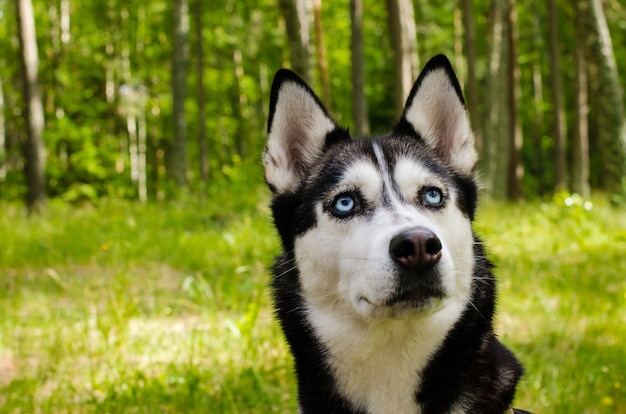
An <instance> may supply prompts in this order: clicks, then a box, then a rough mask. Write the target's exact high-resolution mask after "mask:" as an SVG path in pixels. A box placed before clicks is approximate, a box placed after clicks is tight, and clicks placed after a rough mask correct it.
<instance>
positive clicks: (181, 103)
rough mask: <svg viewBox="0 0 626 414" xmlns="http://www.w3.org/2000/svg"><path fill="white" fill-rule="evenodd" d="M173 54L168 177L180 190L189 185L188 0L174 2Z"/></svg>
mask: <svg viewBox="0 0 626 414" xmlns="http://www.w3.org/2000/svg"><path fill="white" fill-rule="evenodd" d="M172 46H173V51H172V96H173V118H174V119H173V121H174V131H173V138H172V140H171V141H170V145H169V148H168V150H169V156H168V168H167V172H168V177H169V178H170V180H172V181H173V182H174V183H176V185H177V186H178V187H186V186H187V122H186V114H185V98H186V96H187V59H188V56H189V50H188V49H189V10H188V5H187V0H175V2H174V38H173V45H172Z"/></svg>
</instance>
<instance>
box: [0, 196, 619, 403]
mask: <svg viewBox="0 0 626 414" xmlns="http://www.w3.org/2000/svg"><path fill="white" fill-rule="evenodd" d="M241 194H245V196H244V197H243V198H241V197H238V198H237V199H236V200H234V199H233V198H232V197H228V195H223V196H220V195H216V194H214V195H213V196H212V197H211V198H210V199H209V200H208V201H198V200H187V201H186V202H184V203H183V202H180V203H171V204H146V205H138V204H132V203H129V202H122V201H115V200H108V201H106V200H105V201H103V202H101V203H100V205H98V206H97V207H89V206H83V207H71V206H68V205H64V204H57V203H51V205H50V206H49V211H48V212H47V213H46V214H45V215H44V216H42V217H34V218H31V219H28V218H26V217H24V215H23V212H22V210H21V207H20V206H18V205H15V204H10V203H8V204H7V203H4V204H1V205H0V208H1V210H2V212H3V214H2V216H1V217H0V412H3V413H4V412H6V413H31V412H33V413H66V412H72V413H74V412H87V413H89V412H107V413H108V412H129V413H134V412H139V413H153V412H161V413H180V412H208V413H253V412H255V413H261V412H262V413H271V412H273V413H293V412H296V403H295V383H294V378H293V374H292V368H291V361H290V358H289V355H288V351H287V349H286V346H285V344H284V341H283V338H282V335H281V333H280V330H279V328H278V326H277V324H276V323H275V321H274V320H273V317H272V312H271V305H270V301H269V295H268V290H267V288H266V285H267V281H268V278H269V276H268V272H267V267H268V266H269V265H270V264H271V263H272V257H273V255H274V254H276V253H277V252H278V249H279V246H278V240H277V237H276V235H275V233H274V230H273V229H272V226H271V222H270V219H269V211H268V209H267V207H266V204H267V198H266V193H265V191H264V189H259V190H258V191H253V192H250V191H249V189H248V190H247V191H246V192H242V193H241ZM585 207H587V209H586V208H585ZM588 208H589V205H587V206H585V205H584V203H583V202H582V201H581V200H578V199H576V198H571V197H570V198H566V197H565V196H561V197H557V198H555V200H553V201H551V202H549V203H530V204H529V203H526V204H519V205H503V204H486V205H483V207H482V209H480V213H479V217H478V220H477V230H478V232H479V234H481V235H482V236H483V238H484V239H485V241H486V242H487V246H488V251H489V252H490V253H491V258H492V259H493V260H494V261H495V262H496V264H497V266H498V269H497V274H498V276H499V279H500V285H499V287H500V301H499V312H498V330H499V332H500V336H501V338H502V340H503V341H504V342H505V343H506V344H507V345H508V346H509V347H510V348H512V349H513V350H514V351H515V352H516V354H517V355H518V356H519V357H520V359H521V360H522V361H523V362H524V364H525V366H526V369H527V374H526V376H525V377H524V380H523V382H522V383H521V385H520V389H519V393H518V398H517V401H516V405H517V406H519V407H522V408H526V409H530V410H533V411H535V412H537V413H571V412H585V413H618V412H626V380H625V378H624V376H625V375H626V374H625V373H626V358H625V357H624V356H625V355H624V344H625V343H626V327H625V324H624V321H626V307H625V306H624V304H625V302H626V285H625V281H624V280H625V279H624V275H625V274H626V260H624V252H626V212H625V211H624V210H617V209H615V208H612V207H610V206H609V205H608V204H606V203H604V202H603V201H602V200H595V205H594V206H593V209H591V210H588Z"/></svg>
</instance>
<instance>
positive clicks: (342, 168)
mask: <svg viewBox="0 0 626 414" xmlns="http://www.w3.org/2000/svg"><path fill="white" fill-rule="evenodd" d="M270 107H271V113H270V120H269V123H268V136H269V138H268V145H267V150H266V152H265V154H264V158H263V160H264V166H265V176H266V180H267V182H268V184H269V185H270V188H271V189H272V191H273V193H274V203H273V210H274V219H275V223H276V226H277V228H278V231H279V233H280V234H281V237H282V240H283V245H284V248H285V250H286V251H287V253H292V254H293V257H294V260H295V262H296V263H295V264H296V265H297V268H298V271H299V275H300V279H299V282H300V288H301V290H302V296H303V297H304V298H305V299H306V301H307V302H308V303H309V305H310V306H315V307H319V308H329V307H333V308H336V309H341V310H342V311H343V312H342V313H346V312H347V313H348V314H352V315H355V316H358V317H364V318H367V319H370V318H380V317H384V318H404V317H407V315H408V314H416V315H419V314H428V315H430V314H432V313H434V312H437V311H439V310H442V309H446V308H448V307H453V308H455V309H457V310H458V309H461V308H462V307H463V306H464V305H465V304H466V303H467V301H468V300H469V295H470V289H471V283H472V276H471V274H472V267H473V258H472V257H473V254H472V252H473V243H474V237H473V234H472V230H471V218H472V216H473V212H474V207H475V202H476V184H475V182H474V176H473V168H474V164H475V162H476V152H475V150H474V142H473V136H472V132H471V130H470V128H469V122H468V119H467V115H466V112H465V107H464V104H463V100H462V97H461V94H460V88H459V85H458V82H457V80H456V78H455V76H454V74H453V72H452V69H451V67H450V65H449V62H448V61H447V59H445V58H443V57H440V58H439V59H437V58H435V59H434V60H432V61H431V62H430V63H429V64H428V65H427V66H426V68H425V69H424V71H423V72H422V74H421V75H420V77H419V78H418V80H417V82H416V83H415V86H414V87H413V90H412V91H411V94H410V96H409V98H408V100H407V104H406V107H405V109H404V112H403V115H402V117H401V120H400V122H399V123H398V125H397V126H396V128H395V129H394V131H393V132H392V133H391V134H389V135H386V136H382V137H378V138H374V139H370V140H353V139H352V138H350V136H349V135H348V133H347V131H345V130H343V129H341V128H339V127H338V126H337V125H336V124H335V122H334V121H333V120H332V119H331V118H330V117H329V115H328V113H327V112H326V110H325V109H324V107H323V106H322V105H321V103H320V101H319V100H318V99H317V97H316V96H315V95H314V94H313V92H312V91H311V90H310V89H309V87H308V86H307V85H306V84H305V83H304V82H303V81H302V80H301V79H300V78H298V77H297V76H296V75H294V74H293V73H292V72H288V71H279V72H278V73H277V75H276V78H275V80H274V85H273V88H272V100H271V105H270Z"/></svg>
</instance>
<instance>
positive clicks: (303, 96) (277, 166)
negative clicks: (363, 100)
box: [265, 81, 336, 192]
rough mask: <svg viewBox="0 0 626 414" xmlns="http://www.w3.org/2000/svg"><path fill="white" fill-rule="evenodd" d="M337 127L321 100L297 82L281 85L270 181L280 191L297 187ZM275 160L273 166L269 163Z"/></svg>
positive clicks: (270, 152)
mask: <svg viewBox="0 0 626 414" xmlns="http://www.w3.org/2000/svg"><path fill="white" fill-rule="evenodd" d="M335 128H336V125H335V123H334V122H333V120H332V119H330V118H329V117H328V115H326V111H325V110H324V108H323V107H322V106H321V105H320V104H319V101H318V100H317V98H316V97H315V95H313V94H312V93H311V92H310V91H309V90H308V89H307V88H306V87H304V86H302V85H299V84H298V83H296V82H293V81H286V82H285V83H284V84H282V85H281V87H280V90H279V93H278V95H277V101H276V105H275V113H274V114H273V116H272V124H271V125H270V131H269V136H268V145H267V150H266V157H265V158H266V159H265V162H266V168H265V174H266V180H267V181H268V183H269V184H270V185H273V186H274V187H275V188H276V189H277V190H278V191H279V192H283V191H290V190H293V189H294V187H295V186H297V185H298V183H299V181H300V180H301V179H302V175H303V172H304V171H306V169H307V168H309V167H310V166H311V164H312V163H314V162H315V160H316V159H317V158H318V157H319V155H320V154H321V153H322V151H323V149H324V144H325V142H326V136H327V135H328V133H329V132H331V131H332V130H334V129H335ZM268 163H271V164H272V166H271V168H269V167H270V166H269V165H268Z"/></svg>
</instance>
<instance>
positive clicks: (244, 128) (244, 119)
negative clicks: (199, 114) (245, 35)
mask: <svg viewBox="0 0 626 414" xmlns="http://www.w3.org/2000/svg"><path fill="white" fill-rule="evenodd" d="M233 64H234V66H235V94H236V103H235V107H234V109H235V113H236V114H237V116H236V118H237V119H238V120H239V122H238V127H237V136H236V138H235V139H236V141H235V145H236V146H237V153H238V154H239V155H240V156H241V157H244V156H245V155H246V145H245V143H246V142H249V139H248V138H249V136H250V129H249V124H248V120H249V118H250V117H249V116H248V115H249V114H248V97H247V96H246V94H245V93H243V78H244V68H243V53H242V51H241V50H240V49H238V48H236V49H235V50H234V51H233Z"/></svg>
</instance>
